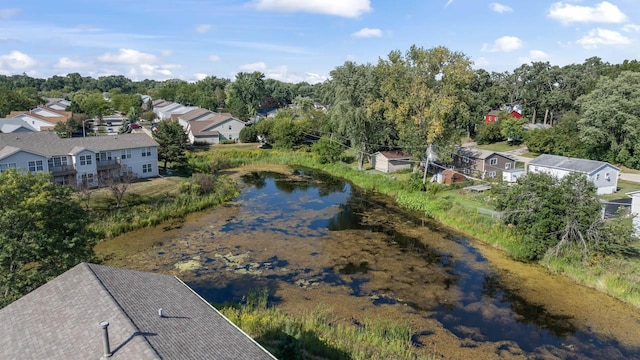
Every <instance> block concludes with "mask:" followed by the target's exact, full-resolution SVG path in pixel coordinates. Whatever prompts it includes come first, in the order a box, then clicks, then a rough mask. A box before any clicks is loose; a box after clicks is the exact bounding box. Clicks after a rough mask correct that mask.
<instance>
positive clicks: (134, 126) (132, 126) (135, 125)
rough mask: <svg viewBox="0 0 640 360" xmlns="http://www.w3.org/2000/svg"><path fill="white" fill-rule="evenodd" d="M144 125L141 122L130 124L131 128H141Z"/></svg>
mask: <svg viewBox="0 0 640 360" xmlns="http://www.w3.org/2000/svg"><path fill="white" fill-rule="evenodd" d="M141 128H142V125H140V124H129V129H141Z"/></svg>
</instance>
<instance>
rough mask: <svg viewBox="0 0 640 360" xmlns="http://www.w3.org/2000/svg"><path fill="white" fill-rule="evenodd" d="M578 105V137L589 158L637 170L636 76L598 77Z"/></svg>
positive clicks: (639, 92)
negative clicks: (580, 113) (579, 111)
mask: <svg viewBox="0 0 640 360" xmlns="http://www.w3.org/2000/svg"><path fill="white" fill-rule="evenodd" d="M578 104H579V106H580V109H581V110H582V116H581V118H580V120H579V121H578V130H579V133H578V136H579V137H580V140H581V141H582V142H583V143H584V144H585V146H586V147H587V151H588V155H589V157H590V158H592V159H598V160H606V161H609V162H613V163H618V164H624V165H625V166H628V167H631V168H634V169H640V73H637V72H629V71H624V72H622V73H620V75H619V76H618V77H616V78H615V79H611V78H608V77H601V78H600V80H599V81H598V83H597V85H596V88H595V89H594V90H593V91H592V92H590V93H589V94H587V95H584V96H582V97H580V98H579V99H578Z"/></svg>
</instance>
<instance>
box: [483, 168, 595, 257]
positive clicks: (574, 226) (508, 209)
mask: <svg viewBox="0 0 640 360" xmlns="http://www.w3.org/2000/svg"><path fill="white" fill-rule="evenodd" d="M496 192H497V196H496V197H495V198H496V203H497V204H496V209H497V210H498V211H502V212H503V221H504V223H505V224H510V225H511V226H514V227H515V230H516V233H517V237H518V247H519V254H520V257H522V258H525V259H529V260H536V259H540V258H542V257H544V256H545V255H554V256H560V255H569V254H571V255H578V256H580V257H583V258H585V257H586V256H588V255H589V253H590V251H591V250H593V249H595V248H596V247H597V244H598V241H599V239H600V237H601V236H603V234H604V232H605V231H604V229H605V228H604V227H603V223H602V221H601V220H600V209H601V205H600V201H599V200H598V197H597V196H596V188H595V185H594V184H593V182H591V181H590V180H589V179H587V177H586V176H584V175H583V174H579V173H572V174H569V175H567V176H565V177H564V178H562V179H561V180H558V179H557V178H555V177H552V176H550V175H547V174H538V173H529V174H527V176H524V177H522V178H519V179H518V186H509V187H507V186H505V187H503V188H499V190H497V191H496Z"/></svg>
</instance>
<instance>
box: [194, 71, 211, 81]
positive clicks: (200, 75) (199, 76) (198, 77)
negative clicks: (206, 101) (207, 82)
mask: <svg viewBox="0 0 640 360" xmlns="http://www.w3.org/2000/svg"><path fill="white" fill-rule="evenodd" d="M207 76H209V75H207V74H205V73H195V74H193V78H194V79H196V81H200V80H204V79H206V78H207Z"/></svg>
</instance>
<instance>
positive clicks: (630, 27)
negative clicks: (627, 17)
mask: <svg viewBox="0 0 640 360" xmlns="http://www.w3.org/2000/svg"><path fill="white" fill-rule="evenodd" d="M622 30H624V31H626V32H640V25H636V24H626V25H625V26H623V27H622Z"/></svg>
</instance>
